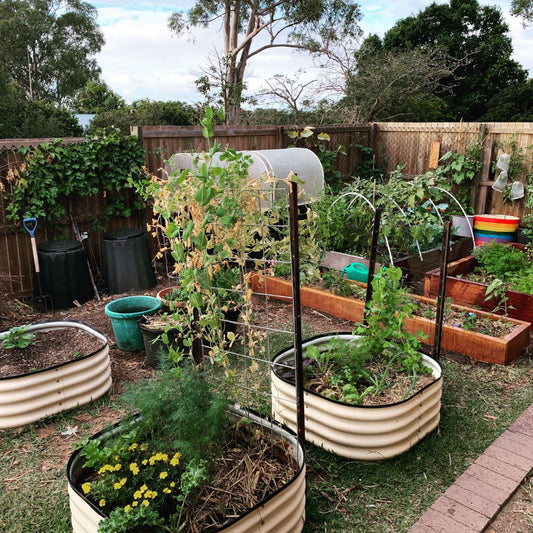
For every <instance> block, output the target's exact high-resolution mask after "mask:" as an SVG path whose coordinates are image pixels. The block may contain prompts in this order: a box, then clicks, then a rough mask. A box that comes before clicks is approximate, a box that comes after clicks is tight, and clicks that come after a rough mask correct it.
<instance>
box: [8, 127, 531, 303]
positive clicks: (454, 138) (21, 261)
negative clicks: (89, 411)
mask: <svg viewBox="0 0 533 533" xmlns="http://www.w3.org/2000/svg"><path fill="white" fill-rule="evenodd" d="M294 129H295V127H294V126H263V127H255V126H243V127H232V128H223V127H218V128H216V130H215V134H216V135H215V136H216V138H217V140H218V141H219V142H220V143H221V144H222V145H223V146H224V145H226V144H227V145H228V146H230V147H232V148H235V149H237V150H266V149H275V148H285V147H287V146H289V145H290V144H292V143H293V142H294V141H292V140H291V139H290V138H289V137H288V135H287V131H289V130H294ZM299 129H301V127H299ZM132 130H133V131H134V133H136V134H137V135H138V136H139V138H140V139H142V142H143V146H144V148H145V150H146V154H147V155H146V164H147V168H148V170H149V171H150V172H152V173H158V169H160V168H161V167H162V166H163V165H164V160H165V159H167V158H168V157H169V156H170V155H171V154H173V153H175V152H187V151H190V150H194V151H202V150H205V149H206V148H207V146H206V144H205V139H203V137H202V135H201V130H200V129H199V128H197V127H181V126H143V127H136V128H132ZM314 131H315V134H318V133H320V132H325V133H328V134H329V136H330V141H329V146H328V148H330V149H332V150H334V149H335V148H336V147H337V145H339V144H341V145H343V146H344V147H345V149H346V155H339V156H338V158H337V162H336V168H337V169H338V170H339V171H340V172H341V175H342V178H343V180H344V181H348V180H349V178H350V177H351V176H352V175H353V172H354V169H355V168H356V167H357V165H358V164H359V163H361V161H362V160H363V159H364V153H363V152H362V151H361V150H360V149H359V148H358V147H357V145H363V146H369V147H371V148H372V149H373V150H374V153H375V155H376V157H378V158H380V159H381V163H386V169H387V171H389V172H390V171H392V170H394V169H395V168H396V167H397V166H398V165H405V167H404V169H403V173H404V174H405V175H406V176H415V175H418V174H421V173H424V172H426V171H427V170H428V167H429V161H430V153H431V146H432V143H439V156H440V157H442V155H444V154H445V153H446V152H448V151H453V152H457V153H465V152H466V150H467V149H468V147H469V146H471V145H472V144H474V143H475V142H477V141H478V137H479V136H480V133H481V134H482V137H483V139H482V140H483V146H484V153H485V164H484V165H485V166H484V169H483V171H482V172H481V173H480V175H482V176H483V177H482V179H481V181H479V184H478V197H479V202H478V205H479V206H480V207H479V209H478V210H477V212H486V213H505V214H512V215H516V216H520V217H523V216H524V215H525V214H527V213H529V211H528V210H527V209H526V208H525V207H524V200H521V201H519V202H513V203H507V204H503V203H502V198H501V194H499V193H496V192H494V191H493V190H492V188H491V185H492V183H493V182H494V179H495V177H496V175H495V173H494V171H493V170H492V165H493V163H494V162H495V161H496V160H497V157H498V156H499V154H500V153H501V152H502V151H503V150H502V149H501V148H500V145H503V146H505V145H506V144H507V145H508V143H509V141H511V140H516V142H517V145H518V146H520V147H522V148H523V149H524V150H526V152H527V155H528V158H527V161H526V162H525V164H524V174H523V176H522V179H524V177H525V175H526V172H527V170H528V169H529V168H530V165H531V162H532V157H533V155H532V148H531V147H532V146H533V123H486V124H478V123H375V124H356V125H324V126H316V127H315V129H314ZM47 140H48V141H49V140H51V139H8V140H0V149H2V148H7V149H12V148H18V147H20V146H36V145H38V144H39V143H40V142H43V141H47ZM82 140H83V139H81V138H76V139H65V142H81V141H82ZM298 145H299V146H300V145H301V143H300V142H299V143H298ZM6 154H7V155H6ZM7 157H11V158H13V157H16V153H15V152H12V151H11V152H6V153H4V154H3V155H2V156H1V158H0V192H1V200H0V288H3V292H4V293H7V294H8V295H10V296H11V297H21V296H27V295H29V294H31V287H32V278H33V264H32V256H31V249H30V240H29V236H28V234H27V233H26V232H25V231H23V230H22V229H21V228H22V221H21V220H17V221H9V220H6V208H7V205H8V203H9V197H10V192H11V187H12V186H13V183H12V181H9V180H8V175H7V163H8V162H11V163H13V162H14V161H13V160H11V161H8V160H7V159H6V158H7ZM105 207H106V203H105V198H104V197H103V195H96V196H95V197H93V198H88V199H86V200H83V201H77V202H74V203H73V211H74V213H75V215H76V218H77V220H78V224H79V226H80V230H81V231H86V232H88V234H89V239H90V243H91V245H92V249H93V250H94V253H95V256H96V261H97V262H98V263H99V264H100V261H101V257H100V248H101V239H102V234H103V232H102V231H97V230H95V229H93V222H94V220H95V219H96V218H100V217H101V216H102V214H103V213H104V211H105ZM147 217H148V218H149V217H150V213H148V212H146V213H142V214H141V215H137V214H136V215H134V216H132V217H130V218H128V219H125V218H115V219H113V220H111V221H109V222H108V223H106V224H105V230H111V229H117V228H123V227H142V228H144V227H145V221H146V218H147ZM61 227H62V233H63V235H64V236H65V237H67V238H72V227H71V223H70V220H63V221H61ZM36 237H37V242H38V243H41V242H44V241H47V240H49V239H51V238H52V235H50V234H48V233H47V231H46V230H45V229H44V228H42V226H40V227H39V229H38V231H37V235H36ZM152 244H154V243H152ZM6 275H7V278H6ZM6 279H7V282H6V281H5V280H6Z"/></svg>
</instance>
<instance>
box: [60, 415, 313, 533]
mask: <svg viewBox="0 0 533 533" xmlns="http://www.w3.org/2000/svg"><path fill="white" fill-rule="evenodd" d="M232 412H233V413H234V416H236V417H246V418H247V419H249V420H250V421H251V422H252V424H253V425H255V426H256V427H257V428H261V429H262V430H265V429H269V430H271V431H272V434H273V436H274V438H276V439H278V440H280V441H282V443H283V446H284V448H286V450H287V451H288V453H289V454H290V456H291V457H292V458H293V459H294V460H295V461H296V464H297V471H296V475H295V476H294V478H293V479H292V480H291V481H290V482H289V483H287V484H286V485H284V486H283V487H282V488H281V489H279V490H278V491H277V492H275V493H273V494H272V495H271V496H269V497H267V498H265V499H264V500H263V501H262V502H261V503H260V504H259V505H257V506H255V507H253V508H251V509H250V510H249V511H248V512H247V513H246V514H244V515H243V516H240V517H237V518H234V519H233V520H232V521H231V522H230V523H229V524H228V525H227V526H225V527H223V528H222V529H218V530H217V531H218V532H225V533H230V532H231V533H255V532H257V531H261V532H262V533H297V532H299V531H301V530H302V529H303V524H304V519H305V489H306V483H305V454H304V450H303V448H302V446H301V444H300V443H299V442H298V439H297V437H296V435H294V433H292V431H289V430H286V429H284V428H282V427H280V426H278V425H277V424H275V423H270V422H269V421H267V420H265V419H262V418H260V417H259V416H256V415H254V414H252V413H248V412H246V413H245V412H244V411H241V410H238V409H232ZM113 431H115V432H116V431H119V430H118V429H115V430H110V431H107V432H101V433H98V434H96V435H94V436H93V437H92V438H93V439H94V438H102V436H104V437H105V435H106V434H108V435H109V436H111V435H113ZM84 461H85V458H83V457H82V456H81V455H80V450H76V451H75V452H74V453H73V454H72V455H71V457H70V460H69V462H68V466H67V478H68V493H69V503H70V510H71V516H72V528H73V532H74V533H97V531H98V523H99V522H100V521H101V520H102V519H103V518H104V516H105V515H104V514H103V513H102V511H101V509H99V508H98V507H97V506H95V505H94V504H93V503H92V502H91V501H89V500H88V499H87V498H86V497H85V496H84V494H83V492H82V491H81V490H80V488H79V484H80V478H81V476H82V474H83V466H82V465H83V462H84Z"/></svg>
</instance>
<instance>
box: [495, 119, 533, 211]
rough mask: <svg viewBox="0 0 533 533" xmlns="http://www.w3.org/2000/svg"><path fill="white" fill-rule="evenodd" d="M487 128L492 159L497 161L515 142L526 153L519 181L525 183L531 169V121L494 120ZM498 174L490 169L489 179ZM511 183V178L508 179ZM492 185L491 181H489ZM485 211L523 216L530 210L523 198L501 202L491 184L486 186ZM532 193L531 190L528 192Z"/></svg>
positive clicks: (532, 160) (532, 155)
mask: <svg viewBox="0 0 533 533" xmlns="http://www.w3.org/2000/svg"><path fill="white" fill-rule="evenodd" d="M487 128H488V131H489V135H490V137H491V146H492V156H493V157H492V161H494V162H495V161H497V160H498V157H499V156H500V155H501V154H502V153H504V152H506V153H510V148H511V147H510V145H511V143H516V146H517V147H518V149H519V150H520V151H521V152H523V153H524V154H525V155H526V159H525V161H524V163H523V173H522V177H521V179H520V181H522V182H523V183H525V176H526V174H528V173H531V172H532V171H533V122H522V123H514V122H496V123H488V124H487ZM498 175H499V171H497V172H495V171H494V170H492V167H491V169H490V174H489V176H490V181H491V182H493V181H494V180H495V179H496V178H497V177H498ZM509 183H511V179H510V180H509ZM491 185H492V183H491ZM487 188H488V194H487V197H488V198H487V204H486V206H485V210H486V212H487V213H498V214H504V215H512V216H517V217H520V218H523V217H524V216H525V215H526V214H529V213H530V211H529V210H528V209H527V208H526V207H525V205H524V199H522V200H519V201H514V202H505V203H504V202H503V196H502V194H501V193H499V192H497V191H494V190H493V189H492V187H491V186H487ZM530 194H533V191H531V192H530Z"/></svg>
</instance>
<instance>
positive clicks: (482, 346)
mask: <svg viewBox="0 0 533 533" xmlns="http://www.w3.org/2000/svg"><path fill="white" fill-rule="evenodd" d="M252 289H253V290H254V291H255V292H258V293H262V294H267V296H269V297H272V298H276V299H279V300H283V301H291V299H292V284H291V282H290V281H286V280H284V279H281V278H276V277H273V276H262V275H260V274H258V273H254V275H253V276H252ZM411 296H412V297H413V298H415V299H416V300H417V301H418V302H420V303H428V304H432V303H433V300H432V299H431V298H424V297H422V296H416V295H411ZM300 301H301V304H302V305H304V306H306V307H311V308H312V309H316V310H317V311H322V312H325V313H329V314H330V315H333V316H336V317H338V318H342V319H344V320H350V321H352V322H361V321H362V320H363V316H364V309H365V302H364V301H362V300H357V299H355V298H349V297H346V296H337V295H336V294H333V293H331V292H329V291H326V290H322V289H315V288H312V287H302V288H301V290H300ZM452 308H453V309H456V310H458V311H460V312H466V313H475V314H476V315H477V316H480V317H486V318H488V319H490V320H493V321H496V320H500V319H501V317H499V316H498V315H494V314H493V313H487V312H484V311H478V310H475V309H470V308H468V307H462V306H452ZM508 321H509V322H510V323H512V324H514V325H515V326H516V327H515V328H514V329H513V330H512V331H511V333H509V334H508V335H506V336H505V337H503V338H499V337H491V336H489V335H484V334H483V333H478V332H476V331H472V330H466V329H461V328H457V327H453V326H449V325H444V326H443V329H442V342H441V346H442V348H444V349H445V350H450V351H452V352H456V353H460V354H463V355H467V356H468V357H471V358H472V359H477V360H479V361H485V362H487V363H494V364H499V365H505V364H509V363H510V362H511V361H513V359H515V358H516V357H517V356H518V355H519V354H520V353H521V352H522V351H523V350H524V349H525V348H526V347H527V346H528V344H529V335H530V331H531V324H529V323H528V322H524V321H521V320H516V319H511V318H510V319H508ZM406 325H407V328H408V330H409V331H410V332H411V333H415V334H417V333H418V332H419V331H420V332H422V333H423V334H426V335H427V336H428V338H427V339H426V340H425V341H424V342H425V343H427V344H432V343H433V342H434V335H435V321H434V320H431V319H428V318H424V317H421V316H413V318H408V319H407V320H406Z"/></svg>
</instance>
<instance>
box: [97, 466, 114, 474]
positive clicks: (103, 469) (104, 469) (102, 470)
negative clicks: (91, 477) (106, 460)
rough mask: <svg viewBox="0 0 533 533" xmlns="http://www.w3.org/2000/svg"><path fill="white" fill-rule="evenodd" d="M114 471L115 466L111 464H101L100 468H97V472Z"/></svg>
mask: <svg viewBox="0 0 533 533" xmlns="http://www.w3.org/2000/svg"><path fill="white" fill-rule="evenodd" d="M107 471H109V472H114V471H115V468H114V467H113V466H111V465H104V466H102V468H100V470H98V473H99V474H104V473H105V472H107Z"/></svg>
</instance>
